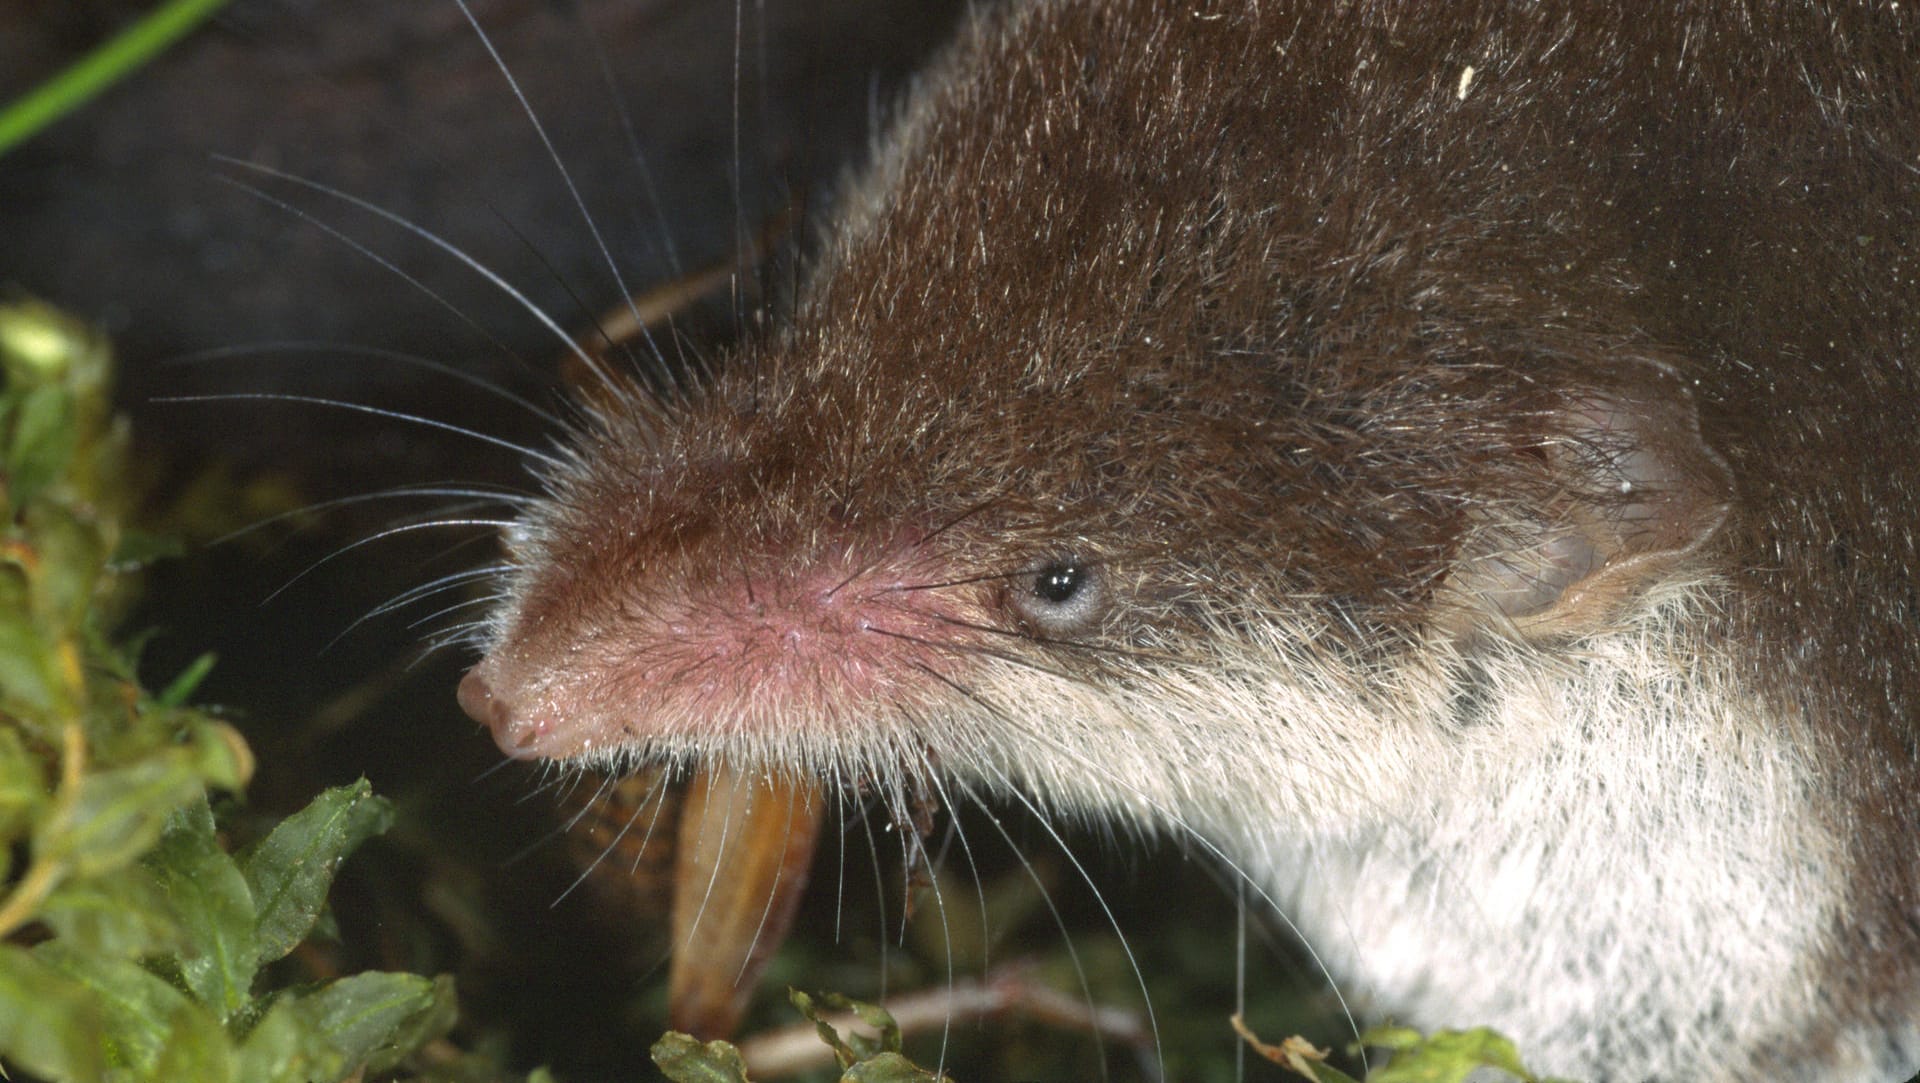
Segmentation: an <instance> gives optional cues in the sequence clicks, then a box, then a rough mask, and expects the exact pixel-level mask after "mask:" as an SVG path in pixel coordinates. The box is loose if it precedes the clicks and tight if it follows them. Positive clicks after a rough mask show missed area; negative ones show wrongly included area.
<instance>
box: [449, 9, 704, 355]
mask: <svg viewBox="0 0 1920 1083" xmlns="http://www.w3.org/2000/svg"><path fill="white" fill-rule="evenodd" d="M453 2H454V5H455V6H457V7H458V8H459V9H460V14H462V15H464V16H466V19H467V25H469V26H471V27H473V32H474V34H476V35H477V36H478V37H479V38H480V44H481V45H483V46H485V47H486V50H487V55H488V56H490V57H492V58H493V65H494V67H496V68H498V69H499V71H500V75H501V77H502V78H504V79H506V81H507V86H508V87H510V88H512V90H513V96H514V99H515V100H516V101H518V102H519V103H520V111H521V112H523V113H525V114H526V116H527V120H528V122H529V123H531V124H532V125H533V130H534V132H535V133H536V134H538V135H539V136H540V143H541V145H542V146H544V147H546V149H547V160H548V161H551V162H552V163H553V168H554V170H555V171H556V172H558V173H559V174H560V179H561V180H562V181H563V182H565V183H566V186H567V194H568V195H569V196H571V197H572V198H573V205H574V207H575V208H576V209H578V210H579V212H580V219H581V221H582V222H584V223H586V227H587V233H588V234H589V235H590V236H592V237H593V243H594V245H595V246H596V247H598V248H599V249H600V258H601V259H602V260H604V261H605V262H606V265H607V270H608V271H609V272H611V273H612V275H613V281H614V284H615V285H616V286H618V287H619V289H620V296H621V297H624V298H626V299H627V306H628V308H629V309H630V310H631V311H632V314H633V317H634V321H635V322H636V323H637V324H638V325H639V327H640V334H641V337H642V338H644V339H645V341H646V343H647V349H648V350H650V351H651V352H652V353H653V356H654V359H655V360H656V361H657V362H659V364H660V365H661V367H662V368H665V367H666V363H667V359H666V355H665V354H663V353H662V352H661V351H660V346H659V344H658V343H656V342H654V340H653V332H652V331H650V330H648V329H647V326H646V324H645V323H644V322H642V321H641V320H640V312H639V310H638V309H637V308H634V307H633V292H634V291H633V289H632V288H631V287H629V286H628V285H627V279H626V276H625V275H624V274H622V273H621V271H620V263H619V261H618V260H615V259H614V258H613V251H612V250H611V249H609V248H608V247H607V239H606V237H604V236H602V235H601V232H600V226H599V223H597V222H595V221H594V220H593V214H592V212H590V211H588V210H587V201H586V199H584V198H583V197H582V196H581V195H580V187H579V185H577V184H575V183H574V180H573V171H572V170H569V169H568V168H567V163H566V161H565V160H564V159H562V158H561V156H560V151H559V149H558V148H556V147H555V146H554V145H553V139H552V137H550V136H549V135H548V134H547V126H546V125H545V124H542V123H541V122H540V114H539V113H538V112H537V111H536V110H535V109H534V108H533V103H532V102H530V101H528V100H527V95H526V92H525V91H524V90H522V89H521V88H520V80H518V79H516V78H514V75H513V71H512V69H510V68H509V67H508V66H507V62H506V61H505V60H504V59H502V58H501V56H500V51H499V50H498V49H496V48H494V45H493V38H492V37H491V36H489V35H488V34H487V31H486V29H485V28H484V27H482V26H481V25H480V20H478V19H476V18H474V16H473V10H472V9H471V8H469V7H468V6H467V0H453ZM607 386H608V387H613V386H615V385H613V384H611V383H609V384H608V385H607Z"/></svg>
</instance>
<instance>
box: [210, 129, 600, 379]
mask: <svg viewBox="0 0 1920 1083" xmlns="http://www.w3.org/2000/svg"><path fill="white" fill-rule="evenodd" d="M215 160H216V161H219V162H222V163H224V164H226V165H229V166H232V167H233V168H235V169H245V170H250V171H252V172H255V173H259V174H261V175H263V176H268V177H272V178H274V179H275V180H279V181H284V182H286V183H287V184H293V185H297V186H299V187H301V188H305V189H307V190H308V191H311V192H317V193H319V194H320V195H323V196H326V197H327V198H329V199H334V200H338V201H339V202H342V203H345V204H347V205H348V206H350V207H356V208H358V209H360V210H362V211H365V212H366V213H368V214H371V215H373V216H374V217H376V218H379V219H381V220H383V221H386V222H389V223H392V224H393V225H395V226H398V227H399V228H401V229H403V230H405V231H407V232H408V233H411V234H413V235H414V236H416V237H418V238H420V239H421V240H423V241H425V242H427V243H428V244H430V245H433V246H434V247H435V248H438V249H440V250H441V251H442V252H445V253H446V254H447V255H449V256H452V257H453V258H454V259H456V260H458V261H460V263H461V264H463V265H464V266H466V267H467V269H469V270H471V271H472V272H473V273H475V274H477V275H479V276H480V277H482V278H484V279H486V280H487V281H488V282H489V283H491V284H492V285H493V287H494V288H495V289H498V290H499V291H500V292H502V293H504V294H506V295H507V296H508V297H509V298H511V299H512V300H513V301H514V303H515V304H518V305H519V306H520V307H521V308H522V309H524V310H525V311H526V312H527V314H528V315H530V316H532V317H533V318H534V319H535V320H536V321H538V322H539V324H540V325H541V326H542V327H544V328H546V329H547V331H548V332H549V333H550V334H552V335H553V337H554V338H556V339H558V340H559V341H560V343H561V344H562V345H563V346H565V348H566V350H567V352H568V353H570V354H572V355H573V356H574V357H575V358H577V359H578V360H579V361H580V363H581V364H582V365H585V366H586V369H587V371H588V372H590V373H592V374H593V375H594V377H595V378H596V379H598V380H600V381H601V383H602V384H603V385H604V386H606V387H610V388H612V387H618V386H619V384H618V382H617V381H615V380H614V378H613V376H612V374H611V373H609V372H608V371H607V370H606V368H605V367H604V366H603V365H601V364H600V362H599V361H598V360H597V359H595V358H594V357H593V355H592V354H589V353H588V352H587V351H586V350H584V349H582V348H581V346H580V344H579V343H577V342H575V341H574V340H573V336H572V335H569V334H567V332H566V330H565V329H564V328H562V327H561V326H560V325H559V324H558V323H556V322H554V319H553V317H552V316H550V315H548V314H547V311H546V309H543V308H541V307H540V306H539V305H538V304H535V303H534V301H533V299H532V298H530V297H528V296H527V295H526V294H525V293H524V292H522V291H521V290H520V289H519V288H518V287H516V286H515V285H514V284H513V283H511V282H508V281H507V280H506V279H504V278H502V277H501V276H500V274H499V273H498V272H496V271H494V270H493V269H492V268H491V267H488V266H487V265H486V264H484V263H481V262H480V261H479V260H477V259H475V258H474V257H473V256H471V255H469V254H468V253H467V252H466V251H465V250H464V249H462V248H460V247H459V246H458V245H456V244H454V243H453V242H452V241H449V240H447V239H446V238H444V237H442V236H440V235H439V234H437V233H435V232H433V231H432V230H430V229H427V228H426V227H425V226H422V225H419V224H417V223H415V222H412V221H409V220H408V219H407V218H405V217H404V216H402V215H399V214H395V213H394V212H393V211H390V210H388V209H386V208H385V207H382V206H380V205H379V204H377V203H374V202H372V201H370V200H366V199H362V198H360V197H359V196H356V195H354V194H353V193H351V192H347V191H345V190H343V189H340V188H335V187H334V186H332V185H330V184H322V183H321V182H319V181H316V180H311V179H309V178H306V177H302V176H298V175H295V174H293V173H288V172H286V171H285V170H282V169H275V168H274V167H272V166H268V165H261V164H260V163H258V162H248V161H243V160H241V159H238V158H230V157H227V156H225V155H215Z"/></svg>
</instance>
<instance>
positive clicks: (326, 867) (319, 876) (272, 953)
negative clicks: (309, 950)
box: [240, 779, 393, 962]
mask: <svg viewBox="0 0 1920 1083" xmlns="http://www.w3.org/2000/svg"><path fill="white" fill-rule="evenodd" d="M392 823H393V807H392V806H391V805H389V804H388V803H387V802H386V800H385V799H383V798H379V797H375V796H373V787H372V785H371V784H369V783H368V782H367V780H366V779H361V780H360V781H358V782H356V783H354V784H352V785H351V786H340V787H336V788H334V789H331V790H328V791H326V792H325V793H323V794H321V795H320V796H319V797H316V798H314V800H313V803H312V804H310V805H308V806H307V807H306V808H304V809H302V810H300V811H299V812H296V813H294V814H293V815H292V816H289V817H287V818H286V819H285V820H282V821H281V822H280V825H279V826H278V827H275V828H274V829H273V833H272V834H270V835H268V836H267V837H266V838H264V839H262V840H260V843H259V844H258V845H257V846H255V847H253V848H252V849H251V850H250V851H249V852H247V853H246V854H244V855H242V857H241V858H240V870H241V872H242V874H243V875H245V876H246V878H247V886H248V887H250V888H251V889H252V891H253V899H254V906H255V909H256V911H257V913H258V925H257V928H258V933H257V936H256V938H255V942H256V944H257V945H258V948H259V952H260V960H261V962H271V961H273V960H275V959H278V958H280V957H281V956H283V955H285V954H286V953H288V952H290V951H292V950H293V949H294V948H295V947H296V946H298V945H299V943H300V941H302V940H305V939H306V937H307V933H308V932H309V931H310V930H311V929H312V928H313V923H314V921H315V920H316V919H317V918H318V917H319V915H320V910H321V908H322V907H323V906H325V905H326V902H327V889H328V887H330V886H331V885H332V884H333V874H334V871H335V870H336V869H338V868H339V867H340V862H341V860H343V859H344V858H345V857H346V856H347V855H348V854H350V853H352V852H353V851H354V849H355V848H356V847H358V846H359V845H360V844H361V843H363V842H365V841H366V840H367V839H368V838H370V837H372V836H374V835H377V834H379V833H380V832H382V831H385V830H386V829H387V828H388V826H389V825H391V824H392Z"/></svg>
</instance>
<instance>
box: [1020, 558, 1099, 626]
mask: <svg viewBox="0 0 1920 1083" xmlns="http://www.w3.org/2000/svg"><path fill="white" fill-rule="evenodd" d="M1010 588H1011V589H1010V590H1009V591H1008V598H1007V601H1008V602H1009V603H1010V604H1011V605H1012V606H1013V609H1014V611H1015V612H1016V613H1017V614H1019V616H1020V619H1021V622H1022V623H1024V624H1026V625H1027V626H1028V627H1029V629H1031V630H1032V631H1034V632H1037V633H1039V634H1041V635H1048V636H1060V635H1070V634H1073V633H1076V632H1084V631H1086V630H1088V629H1089V628H1092V627H1093V625H1094V624H1095V623H1096V622H1097V621H1098V620H1099V619H1100V616H1101V614H1103V613H1105V612H1106V608H1107V590H1106V583H1105V581H1104V578H1103V577H1102V576H1101V574H1100V570H1099V569H1098V568H1095V567H1093V566H1092V565H1089V564H1086V563H1084V562H1082V561H1078V560H1057V561H1054V562H1052V563H1050V564H1046V565H1043V566H1042V567H1040V568H1039V569H1037V570H1035V571H1033V572H1031V573H1029V574H1028V575H1023V576H1019V577H1017V578H1015V579H1014V580H1013V582H1012V583H1011V584H1010Z"/></svg>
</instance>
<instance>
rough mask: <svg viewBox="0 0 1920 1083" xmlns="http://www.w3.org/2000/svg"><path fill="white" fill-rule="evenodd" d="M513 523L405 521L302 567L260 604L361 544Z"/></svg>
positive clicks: (283, 592) (504, 526)
mask: <svg viewBox="0 0 1920 1083" xmlns="http://www.w3.org/2000/svg"><path fill="white" fill-rule="evenodd" d="M512 525H513V521H512V520H510V519H433V520H429V521H427V522H424V523H404V524H402V525H400V526H395V527H388V528H387V529H385V530H382V531H380V532H379V533H377V534H371V535H369V536H367V537H364V538H361V539H360V540H359V541H355V542H349V543H348V544H346V545H343V546H341V547H340V548H338V549H335V550H334V551H333V552H331V553H328V554H327V555H326V556H324V557H321V558H320V559H319V560H316V561H314V562H313V563H311V564H309V565H307V566H306V567H304V568H302V569H300V571H299V573H298V574H296V575H295V576H294V577H293V578H291V579H289V580H287V581H286V582H285V583H282V584H281V585H280V587H279V589H277V590H275V591H274V592H273V593H272V594H269V595H267V596H266V597H265V598H263V599H261V603H260V604H262V605H265V604H266V603H268V602H271V601H273V600H274V599H275V598H278V597H279V596H280V595H282V594H285V593H286V592H287V590H288V589H289V588H291V587H292V586H293V585H294V584H295V583H298V582H300V581H301V580H302V579H305V578H306V577H307V576H309V575H311V574H313V572H314V571H315V570H316V569H318V568H320V567H321V566H322V565H325V564H330V563H332V562H333V561H335V560H337V559H339V558H340V557H343V556H346V555H347V554H348V553H351V552H353V551H354V550H355V549H358V548H360V547H361V546H364V545H372V544H373V543H374V542H377V541H381V540H383V539H385V538H391V537H393V536H395V535H397V534H407V533H411V532H412V531H416V530H437V529H440V528H442V527H464V526H478V527H486V528H487V529H489V530H504V529H506V528H507V527H509V526H512Z"/></svg>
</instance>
